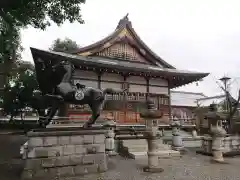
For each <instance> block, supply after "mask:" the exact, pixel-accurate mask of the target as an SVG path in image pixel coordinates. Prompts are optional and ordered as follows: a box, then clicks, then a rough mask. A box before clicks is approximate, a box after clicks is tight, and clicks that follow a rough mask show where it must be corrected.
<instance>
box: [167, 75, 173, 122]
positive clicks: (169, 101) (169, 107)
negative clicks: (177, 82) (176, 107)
mask: <svg viewBox="0 0 240 180" xmlns="http://www.w3.org/2000/svg"><path fill="white" fill-rule="evenodd" d="M170 83H171V82H170V80H169V79H168V109H169V120H170V119H171V115H172V105H171V91H170Z"/></svg>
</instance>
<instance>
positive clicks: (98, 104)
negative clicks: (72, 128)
mask: <svg viewBox="0 0 240 180" xmlns="http://www.w3.org/2000/svg"><path fill="white" fill-rule="evenodd" d="M103 104H104V98H99V99H98V100H97V101H92V102H91V103H89V104H88V105H89V107H90V108H91V110H92V116H91V117H90V119H89V120H88V121H87V122H86V123H85V124H84V127H85V128H88V127H91V126H92V125H93V124H94V123H95V122H96V120H97V118H98V117H99V116H100V112H101V109H102V106H103Z"/></svg>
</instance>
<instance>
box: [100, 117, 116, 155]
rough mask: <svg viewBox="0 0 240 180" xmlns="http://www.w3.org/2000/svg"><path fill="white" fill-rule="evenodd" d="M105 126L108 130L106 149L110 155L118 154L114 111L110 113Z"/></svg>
mask: <svg viewBox="0 0 240 180" xmlns="http://www.w3.org/2000/svg"><path fill="white" fill-rule="evenodd" d="M103 127H104V128H105V129H106V130H107V131H106V139H105V150H106V153H107V154H108V155H109V156H114V155H117V153H116V151H115V140H114V137H115V133H114V132H115V129H116V122H115V121H114V116H113V114H112V113H108V114H107V116H106V118H105V122H104V124H103Z"/></svg>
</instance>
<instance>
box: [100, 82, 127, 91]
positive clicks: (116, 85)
mask: <svg viewBox="0 0 240 180" xmlns="http://www.w3.org/2000/svg"><path fill="white" fill-rule="evenodd" d="M106 88H113V89H116V90H121V89H122V84H121V83H113V82H104V81H101V89H106Z"/></svg>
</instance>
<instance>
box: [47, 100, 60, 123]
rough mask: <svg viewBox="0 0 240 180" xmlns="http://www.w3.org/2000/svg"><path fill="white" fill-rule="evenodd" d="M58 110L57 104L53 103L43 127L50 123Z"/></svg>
mask: <svg viewBox="0 0 240 180" xmlns="http://www.w3.org/2000/svg"><path fill="white" fill-rule="evenodd" d="M58 109H59V106H58V103H57V102H53V105H52V107H51V109H50V111H49V112H48V114H47V117H46V121H45V124H44V125H45V126H46V125H48V124H49V123H50V122H51V120H52V119H53V117H54V116H55V114H56V112H57V110H58Z"/></svg>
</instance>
